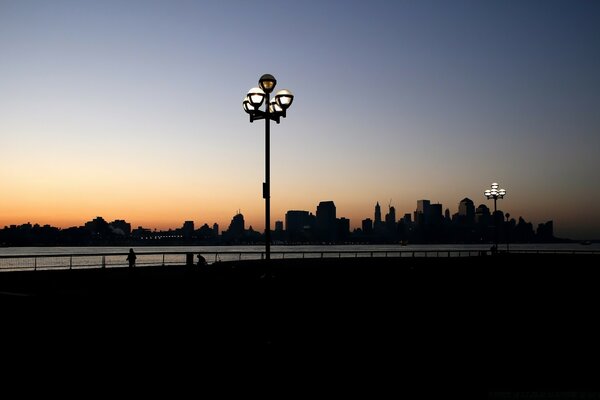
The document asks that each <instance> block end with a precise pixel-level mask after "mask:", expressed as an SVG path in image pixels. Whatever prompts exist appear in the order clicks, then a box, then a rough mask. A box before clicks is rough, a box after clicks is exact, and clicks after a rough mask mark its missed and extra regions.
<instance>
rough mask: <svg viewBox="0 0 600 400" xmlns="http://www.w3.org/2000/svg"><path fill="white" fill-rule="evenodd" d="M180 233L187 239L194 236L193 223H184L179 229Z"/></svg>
mask: <svg viewBox="0 0 600 400" xmlns="http://www.w3.org/2000/svg"><path fill="white" fill-rule="evenodd" d="M181 233H182V235H183V237H184V238H186V239H189V238H191V237H192V235H193V234H194V221H185V222H184V223H183V227H182V228H181Z"/></svg>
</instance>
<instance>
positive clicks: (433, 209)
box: [429, 203, 442, 225]
mask: <svg viewBox="0 0 600 400" xmlns="http://www.w3.org/2000/svg"><path fill="white" fill-rule="evenodd" d="M429 223H430V224H431V225H440V224H441V223H442V205H441V204H439V203H436V204H430V205H429Z"/></svg>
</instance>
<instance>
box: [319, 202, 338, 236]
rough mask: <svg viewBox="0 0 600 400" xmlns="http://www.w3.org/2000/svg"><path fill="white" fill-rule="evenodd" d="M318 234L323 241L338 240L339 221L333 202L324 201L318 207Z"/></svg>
mask: <svg viewBox="0 0 600 400" xmlns="http://www.w3.org/2000/svg"><path fill="white" fill-rule="evenodd" d="M317 234H318V235H319V239H320V240H322V241H326V242H333V241H335V240H336V236H337V221H336V215H335V204H334V203H333V201H322V202H320V203H319V205H318V206H317Z"/></svg>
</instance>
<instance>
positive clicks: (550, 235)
mask: <svg viewBox="0 0 600 400" xmlns="http://www.w3.org/2000/svg"><path fill="white" fill-rule="evenodd" d="M537 239H538V241H540V242H552V241H554V222H553V221H548V222H546V223H545V224H539V225H538V228H537Z"/></svg>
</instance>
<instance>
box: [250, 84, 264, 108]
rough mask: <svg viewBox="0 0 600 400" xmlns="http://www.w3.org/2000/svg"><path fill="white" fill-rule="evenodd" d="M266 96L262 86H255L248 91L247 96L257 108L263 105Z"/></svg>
mask: <svg viewBox="0 0 600 400" xmlns="http://www.w3.org/2000/svg"><path fill="white" fill-rule="evenodd" d="M266 96H267V95H266V94H265V92H264V91H263V90H262V89H261V88H257V87H253V88H252V89H250V90H249V91H248V96H246V98H247V99H248V100H249V102H250V104H251V105H252V107H254V108H255V109H256V108H259V107H260V106H262V103H263V102H264V101H265V97H266Z"/></svg>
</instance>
